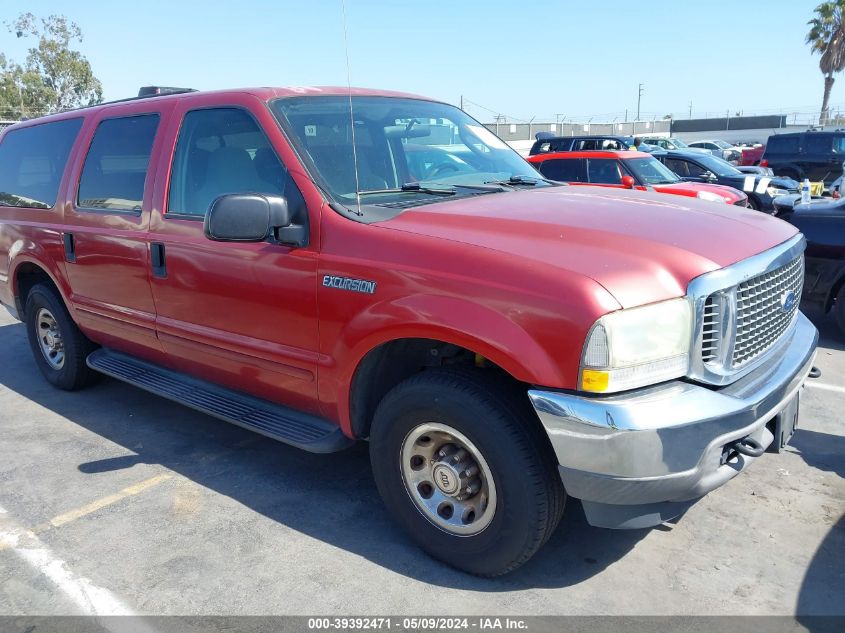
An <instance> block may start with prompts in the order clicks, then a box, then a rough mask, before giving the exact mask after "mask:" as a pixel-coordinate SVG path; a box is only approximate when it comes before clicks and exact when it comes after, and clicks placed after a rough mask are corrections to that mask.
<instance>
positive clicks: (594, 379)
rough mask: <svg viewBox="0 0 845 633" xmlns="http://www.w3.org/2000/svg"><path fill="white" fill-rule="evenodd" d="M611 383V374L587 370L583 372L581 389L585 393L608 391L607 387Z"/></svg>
mask: <svg viewBox="0 0 845 633" xmlns="http://www.w3.org/2000/svg"><path fill="white" fill-rule="evenodd" d="M609 381H610V374H609V373H608V372H606V371H596V370H595V369H585V370H584V371H582V372H581V389H583V390H584V391H592V392H595V393H601V392H602V391H607V385H608V382H609Z"/></svg>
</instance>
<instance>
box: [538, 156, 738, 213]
mask: <svg viewBox="0 0 845 633" xmlns="http://www.w3.org/2000/svg"><path fill="white" fill-rule="evenodd" d="M528 162H530V163H531V164H533V165H534V166H535V167H536V168H537V170H538V171H539V172H540V173H541V174H543V176H545V177H546V178H549V179H551V180H556V181H559V182H567V183H569V184H571V185H598V186H601V187H617V188H624V189H639V190H642V191H645V190H646V189H649V188H650V189H653V190H654V191H657V192H659V193H670V194H673V195H676V196H687V197H690V198H701V199H702V200H710V201H712V202H726V203H728V204H735V205H737V206H740V207H747V206H748V196H747V195H745V194H744V193H743V192H741V191H737V190H736V189H734V188H733V187H725V186H723V185H712V184H709V183H696V182H686V181H684V180H681V178H680V177H679V176H678V175H677V174H675V173H674V172H673V171H672V170H671V169H669V168H668V167H666V166H665V165H664V164H663V163H661V162H660V161H659V160H657V159H655V158H654V157H653V156H652V155H651V154H646V153H644V152H634V151H624V152H613V151H608V152H556V153H553V154H538V155H536V156H530V157H529V158H528Z"/></svg>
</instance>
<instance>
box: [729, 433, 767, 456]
mask: <svg viewBox="0 0 845 633" xmlns="http://www.w3.org/2000/svg"><path fill="white" fill-rule="evenodd" d="M728 448H732V449H734V450H735V451H736V452H737V453H742V454H743V455H746V456H748V457H760V455H762V454H763V453H764V452H765V451H766V449H765V448H764V447H763V445H762V444H760V442H758V441H757V440H755V439H753V438H751V437H749V436H747V437H743V438H742V439H740V440H737V441H736V442H734V443H733V444H729V445H728Z"/></svg>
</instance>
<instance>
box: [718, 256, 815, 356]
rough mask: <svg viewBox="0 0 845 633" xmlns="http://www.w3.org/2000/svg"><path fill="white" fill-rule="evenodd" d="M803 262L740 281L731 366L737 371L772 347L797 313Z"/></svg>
mask: <svg viewBox="0 0 845 633" xmlns="http://www.w3.org/2000/svg"><path fill="white" fill-rule="evenodd" d="M803 282H804V258H803V257H796V258H795V259H794V260H792V261H791V262H789V263H788V264H787V265H786V266H781V267H780V268H777V269H775V270H773V271H771V272H768V273H765V274H763V275H758V276H757V277H753V278H752V279H749V280H748V281H744V282H742V283H741V284H739V286H737V288H736V339H735V341H734V348H733V355H732V365H733V367H741V366H742V365H744V364H745V363H747V362H748V361H750V360H751V359H753V358H755V357H756V356H758V355H759V354H762V353H763V352H765V351H766V350H767V349H769V348H770V347H771V346H772V345H774V344H775V343H776V342H777V341H778V339H779V338H780V337H781V335H782V334H783V333H784V332H785V331H786V329H787V328H788V327H789V324H790V323H792V321H793V319H794V318H795V314H796V313H797V312H798V303H799V301H800V299H801V287H802V286H803Z"/></svg>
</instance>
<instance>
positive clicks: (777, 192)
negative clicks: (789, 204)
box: [766, 187, 789, 198]
mask: <svg viewBox="0 0 845 633" xmlns="http://www.w3.org/2000/svg"><path fill="white" fill-rule="evenodd" d="M766 193H767V194H769V195H770V196H771V197H772V198H775V197H777V196H786V195H789V189H781V188H779V187H766Z"/></svg>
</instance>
